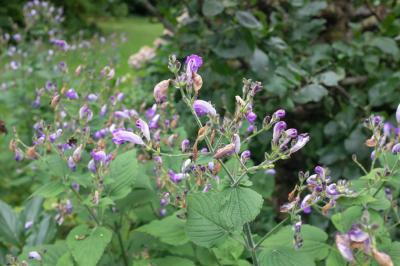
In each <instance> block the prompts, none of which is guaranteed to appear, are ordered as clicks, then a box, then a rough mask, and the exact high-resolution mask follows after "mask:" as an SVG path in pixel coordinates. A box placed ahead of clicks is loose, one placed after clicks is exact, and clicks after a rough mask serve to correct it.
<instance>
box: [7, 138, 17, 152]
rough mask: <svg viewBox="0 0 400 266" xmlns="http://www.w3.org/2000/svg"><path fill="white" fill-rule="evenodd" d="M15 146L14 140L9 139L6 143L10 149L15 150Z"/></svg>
mask: <svg viewBox="0 0 400 266" xmlns="http://www.w3.org/2000/svg"><path fill="white" fill-rule="evenodd" d="M16 147H17V145H16V143H15V140H14V139H11V140H10V142H9V143H8V148H9V149H10V151H15V148H16Z"/></svg>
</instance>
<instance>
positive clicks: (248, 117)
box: [246, 112, 257, 123]
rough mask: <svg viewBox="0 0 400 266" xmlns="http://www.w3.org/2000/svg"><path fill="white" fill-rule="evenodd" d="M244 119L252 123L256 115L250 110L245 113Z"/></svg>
mask: <svg viewBox="0 0 400 266" xmlns="http://www.w3.org/2000/svg"><path fill="white" fill-rule="evenodd" d="M246 119H247V121H249V123H254V121H256V119H257V115H256V114H255V113H254V112H250V113H248V114H247V115H246Z"/></svg>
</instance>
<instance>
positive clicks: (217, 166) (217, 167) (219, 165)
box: [213, 162, 221, 175]
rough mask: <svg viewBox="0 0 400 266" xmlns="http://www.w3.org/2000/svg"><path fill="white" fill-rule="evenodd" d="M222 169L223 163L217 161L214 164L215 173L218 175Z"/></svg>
mask: <svg viewBox="0 0 400 266" xmlns="http://www.w3.org/2000/svg"><path fill="white" fill-rule="evenodd" d="M219 171H221V164H220V163H219V162H216V163H215V165H214V170H213V175H217V174H218V173H219Z"/></svg>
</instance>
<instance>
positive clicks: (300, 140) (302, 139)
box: [290, 133, 310, 153]
mask: <svg viewBox="0 0 400 266" xmlns="http://www.w3.org/2000/svg"><path fill="white" fill-rule="evenodd" d="M309 140H310V137H309V136H308V134H306V133H304V134H300V135H299V136H298V137H297V141H296V143H295V144H294V145H293V146H292V147H291V148H290V153H295V152H297V151H298V150H300V149H301V148H303V147H304V146H305V145H306V144H307V142H308V141H309Z"/></svg>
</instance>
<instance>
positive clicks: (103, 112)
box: [100, 104, 107, 117]
mask: <svg viewBox="0 0 400 266" xmlns="http://www.w3.org/2000/svg"><path fill="white" fill-rule="evenodd" d="M106 113H107V104H104V105H103V106H102V107H101V108H100V116H101V117H103V116H105V115H106Z"/></svg>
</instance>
